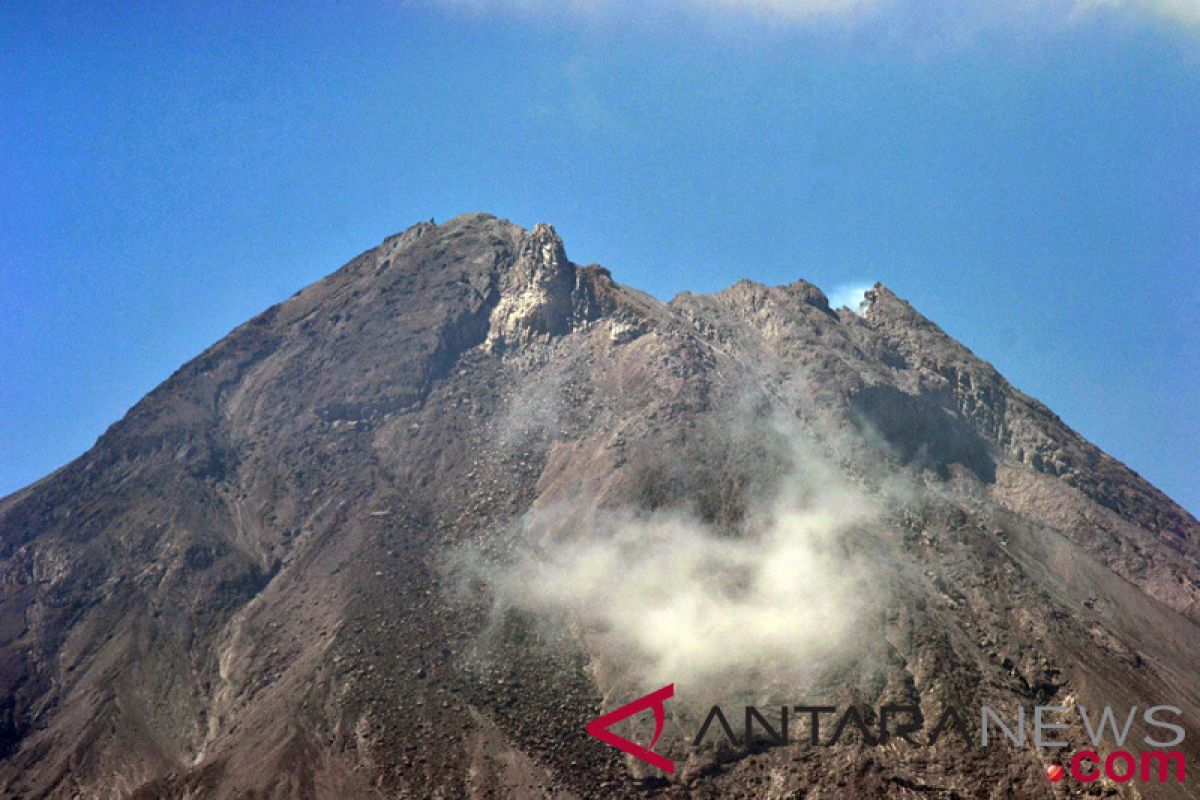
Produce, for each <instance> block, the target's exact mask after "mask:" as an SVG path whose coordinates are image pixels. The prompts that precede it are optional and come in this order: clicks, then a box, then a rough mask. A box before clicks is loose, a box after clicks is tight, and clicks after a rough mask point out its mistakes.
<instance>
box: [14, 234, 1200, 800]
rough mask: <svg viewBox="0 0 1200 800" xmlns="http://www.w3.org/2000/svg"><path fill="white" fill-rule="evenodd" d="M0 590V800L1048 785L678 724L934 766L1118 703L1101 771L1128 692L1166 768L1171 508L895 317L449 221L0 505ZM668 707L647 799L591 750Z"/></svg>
mask: <svg viewBox="0 0 1200 800" xmlns="http://www.w3.org/2000/svg"><path fill="white" fill-rule="evenodd" d="M0 587H3V588H2V591H0V795H2V796H4V797H14V798H15V797H20V798H42V797H54V798H67V797H72V798H73V797H106V798H107V797H137V798H157V797H217V798H235V797H237V798H242V797H280V798H282V797H315V798H346V797H381V798H382V797H412V798H426V797H447V798H450V797H454V798H458V797H478V798H485V797H505V796H515V797H605V798H611V797H627V796H643V795H645V796H661V797H729V796H738V795H739V793H740V794H741V796H755V797H792V796H809V795H806V794H805V792H806V791H808V792H810V793H811V796H814V797H816V796H820V797H834V796H848V797H900V796H925V795H928V796H944V797H954V796H958V797H984V796H987V797H1021V798H1036V797H1056V796H1063V794H1062V792H1063V791H1066V789H1064V786H1065V784H1055V783H1051V782H1050V781H1048V780H1047V779H1046V777H1045V776H1044V774H1043V771H1044V770H1045V768H1046V765H1047V764H1048V763H1050V762H1052V761H1054V760H1055V759H1054V755H1055V753H1054V751H1051V750H1038V749H1036V748H1033V747H1018V746H1015V745H1012V744H1011V743H1010V742H1008V741H1007V740H1006V739H1005V738H1004V737H1003V736H1000V735H999V734H994V736H995V740H994V741H993V742H992V744H991V745H990V746H989V747H986V748H982V747H979V743H978V741H977V740H976V741H964V739H963V737H961V736H959V737H955V736H950V735H947V736H943V737H942V738H941V739H939V740H938V741H937V742H936V743H935V744H933V745H928V744H927V743H926V742H925V741H924V740H921V741H919V742H918V744H916V745H909V744H908V743H906V742H904V741H901V740H900V739H899V738H897V739H895V740H894V741H893V742H892V743H890V744H887V745H886V746H878V745H876V744H874V743H872V742H869V741H866V739H867V737H866V736H864V735H863V733H862V731H861V730H859V729H857V728H855V727H854V726H851V729H850V730H851V733H849V734H847V736H846V737H845V738H844V739H843V740H842V741H841V742H839V743H838V744H836V745H835V746H828V747H826V746H818V747H812V746H810V744H809V739H808V736H809V731H808V728H807V724H808V718H807V716H805V715H799V714H797V715H795V717H794V720H793V727H794V728H796V732H794V733H793V736H792V742H791V743H790V744H787V745H774V746H767V745H765V744H761V743H746V742H741V743H729V742H727V741H726V740H725V738H724V737H723V736H721V735H718V734H717V733H716V726H714V729H713V730H714V733H713V735H711V736H710V737H709V738H708V739H706V740H705V741H704V742H702V743H701V744H700V745H699V746H696V747H693V746H692V735H693V734H694V732H695V731H696V729H697V728H698V724H697V723H698V722H699V721H700V720H702V719H703V716H704V712H705V711H706V710H707V708H708V707H709V706H710V705H712V704H714V703H717V704H721V705H722V707H723V708H725V710H726V712H727V713H730V714H732V712H731V711H730V709H734V708H736V709H737V713H738V714H740V713H741V708H742V705H749V704H754V705H758V706H761V707H763V708H768V709H769V708H773V709H775V710H776V712H777V711H778V709H779V707H780V706H784V705H791V704H795V705H807V706H834V707H838V708H842V709H844V708H846V707H848V706H850V705H855V706H857V707H861V708H863V709H868V710H869V709H880V708H881V707H882V706H885V705H888V704H896V705H904V706H910V707H913V706H915V707H916V708H918V709H919V710H920V712H921V713H922V714H923V716H924V717H925V718H926V719H927V720H929V721H930V725H929V726H927V729H928V727H932V721H934V720H937V719H938V718H939V716H941V714H942V712H943V711H944V709H945V708H947V707H953V708H955V709H959V710H961V712H962V714H963V716H964V717H965V718H966V719H965V722H966V723H967V727H968V728H969V729H970V736H968V737H967V738H971V737H973V736H974V735H975V734H974V731H975V729H976V728H977V727H978V724H979V718H978V713H979V708H980V707H981V706H988V707H989V708H992V709H995V710H996V711H997V713H1000V714H1003V715H1004V719H1006V720H1012V719H1015V718H1017V714H1018V710H1019V709H1025V710H1026V711H1027V712H1028V713H1032V709H1033V708H1034V707H1036V706H1062V707H1067V708H1069V709H1074V708H1075V707H1077V706H1084V707H1086V708H1088V709H1100V708H1102V707H1103V706H1105V705H1108V706H1111V707H1112V708H1113V709H1114V710H1115V711H1116V713H1117V714H1118V715H1119V716H1120V717H1121V718H1122V720H1123V718H1124V710H1125V709H1127V708H1131V707H1134V706H1136V707H1138V709H1139V712H1138V716H1137V717H1136V718H1135V719H1134V722H1133V726H1132V731H1131V733H1130V737H1131V739H1135V740H1137V741H1138V742H1140V741H1141V739H1142V737H1143V736H1144V735H1147V734H1149V735H1154V731H1153V730H1152V729H1151V730H1148V729H1147V728H1146V725H1145V723H1144V721H1143V719H1142V716H1141V709H1144V708H1146V707H1149V706H1164V705H1165V706H1174V707H1176V708H1178V709H1180V710H1181V712H1182V713H1181V716H1180V718H1179V719H1180V720H1181V722H1180V724H1181V725H1182V726H1183V727H1184V729H1185V731H1186V748H1190V749H1188V752H1189V753H1190V754H1191V756H1192V757H1194V755H1195V753H1196V749H1195V748H1196V743H1197V742H1200V725H1198V723H1200V674H1198V673H1197V670H1196V666H1197V664H1200V629H1198V626H1200V523H1197V521H1196V520H1195V519H1194V518H1192V517H1191V516H1190V515H1189V514H1188V513H1187V512H1185V511H1184V510H1183V509H1181V508H1180V507H1179V506H1178V505H1176V504H1175V503H1174V502H1172V501H1171V500H1170V499H1169V498H1167V497H1166V496H1165V495H1163V494H1162V493H1161V492H1159V491H1158V490H1157V489H1155V488H1154V487H1153V486H1151V485H1150V484H1149V483H1147V482H1146V481H1145V480H1143V479H1142V478H1140V477H1139V476H1138V475H1136V474H1135V473H1133V472H1132V471H1130V470H1129V469H1128V468H1126V467H1125V466H1124V465H1122V464H1121V463H1119V462H1118V461H1116V460H1115V459H1113V458H1111V457H1110V456H1108V455H1106V454H1105V453H1103V452H1101V451H1100V450H1099V449H1098V448H1096V447H1095V446H1094V445H1092V444H1090V443H1089V442H1087V441H1086V440H1085V439H1083V438H1082V437H1081V436H1079V434H1077V433H1076V432H1074V431H1072V430H1071V429H1070V428H1069V427H1067V426H1066V425H1065V424H1064V423H1063V422H1062V421H1061V420H1060V419H1059V418H1058V417H1057V416H1055V415H1054V413H1053V412H1051V411H1050V410H1049V409H1047V408H1046V407H1045V406H1044V405H1042V404H1041V403H1039V402H1037V401H1036V400H1034V399H1032V398H1030V397H1028V396H1026V395H1024V394H1022V393H1021V392H1020V391H1018V390H1017V389H1015V388H1014V387H1012V386H1011V385H1010V384H1009V383H1008V382H1007V381H1006V380H1005V379H1004V378H1003V377H1002V376H1001V375H1000V374H999V373H997V372H996V370H995V369H993V368H992V367H991V366H990V365H989V364H987V363H986V362H984V361H982V360H980V359H978V358H977V357H975V356H974V355H973V354H972V353H971V352H970V351H969V350H968V349H967V348H966V347H964V346H963V345H961V344H959V343H958V342H956V341H954V340H953V339H952V338H950V337H949V336H947V335H946V334H945V333H944V332H943V331H942V330H941V329H940V328H938V327H937V326H936V325H935V324H934V323H932V322H930V321H929V320H927V319H925V318H924V317H923V316H921V314H920V313H918V312H917V311H916V310H914V309H913V308H912V307H911V306H910V305H909V304H908V303H906V302H905V301H904V300H902V299H901V298H899V297H897V296H896V295H895V294H894V293H893V292H891V291H890V290H889V289H887V288H886V287H884V286H882V285H877V286H876V287H875V288H874V289H873V290H871V291H870V292H868V295H867V302H866V304H865V305H864V307H863V308H862V309H861V310H859V311H857V312H852V311H851V310H849V309H845V308H842V309H835V308H831V307H830V305H829V302H828V300H827V298H826V297H825V295H824V294H823V293H822V292H821V291H820V290H819V289H818V288H817V287H815V286H813V285H812V284H809V283H806V282H804V281H796V282H794V283H791V284H788V285H786V286H777V287H768V286H762V285H759V284H756V283H753V282H750V281H740V282H738V283H737V284H735V285H733V286H731V287H730V288H728V289H726V290H724V291H722V292H719V293H717V294H712V295H698V294H690V293H684V294H680V295H679V296H677V297H675V298H674V299H673V300H671V301H670V302H669V303H662V302H659V301H658V300H656V299H654V298H653V297H651V296H649V295H647V294H644V293H642V292H639V291H636V290H633V289H630V288H627V287H624V286H622V285H620V284H618V283H616V282H614V281H613V279H612V277H611V274H610V273H609V272H608V270H606V269H604V268H603V267H599V266H594V265H593V266H579V265H576V264H574V263H572V262H571V261H570V259H569V258H568V257H567V253H566V250H565V248H564V245H563V243H562V241H561V240H560V239H559V237H558V235H557V234H556V233H555V231H554V229H553V228H551V227H550V226H548V225H538V226H536V227H535V228H534V229H533V230H532V231H526V230H524V229H522V228H520V227H518V226H516V225H513V224H512V223H509V222H507V221H504V220H500V219H497V218H495V217H492V216H489V215H486V214H468V215H464V216H460V217H456V218H455V219H452V220H450V221H448V222H446V223H444V224H441V225H435V224H433V223H432V222H429V223H421V224H418V225H416V226H414V227H412V228H409V229H408V230H406V231H404V232H403V233H400V234H398V235H395V236H392V237H389V238H388V239H386V240H385V241H384V242H383V243H382V244H380V245H379V246H378V247H375V248H373V249H371V250H369V251H367V252H365V253H363V254H362V255H360V256H358V257H357V258H355V259H354V260H352V261H351V262H350V263H348V264H346V265H345V266H344V267H342V268H341V269H339V270H338V271H337V272H335V273H333V274H332V275H330V276H329V277H327V278H325V279H324V280H322V281H319V282H318V283H315V284H313V285H311V286H309V287H307V288H305V289H304V290H302V291H300V292H299V293H297V294H296V295H295V296H293V297H292V298H290V299H288V300H287V301H285V302H283V303H281V304H279V305H277V306H274V307H272V308H270V309H268V310H266V311H265V312H263V313H261V314H259V315H258V316H256V317H255V318H253V319H252V320H250V321H249V322H247V323H245V324H244V325H242V326H240V327H238V328H237V329H235V330H234V331H232V332H231V333H230V334H229V335H228V336H226V337H225V338H224V339H222V340H221V341H220V342H218V343H216V344H215V345H213V346H212V347H210V348H209V349H207V350H205V351H204V352H203V353H201V354H200V355H199V356H198V357H196V358H195V359H193V360H192V361H190V362H188V363H187V364H185V365H184V366H183V367H181V368H180V369H179V370H178V371H177V372H176V373H175V374H174V375H172V376H171V377H170V378H169V379H168V380H167V381H165V382H164V383H163V384H162V385H161V386H159V387H157V388H156V389H154V390H153V391H152V392H150V393H149V394H148V395H147V396H146V397H145V398H143V399H142V400H141V401H140V402H139V403H138V404H137V405H136V406H134V407H133V408H132V409H131V410H130V411H129V413H128V414H126V415H125V417H124V418H123V419H122V420H120V421H119V422H117V423H116V424H114V425H113V426H112V427H111V428H110V429H109V430H108V431H106V432H105V433H104V435H103V436H102V437H101V438H100V439H99V440H98V441H97V443H96V445H95V446H94V447H93V448H92V449H91V450H89V451H88V452H87V453H85V454H84V455H83V456H81V457H80V458H78V459H76V460H75V461H73V462H72V463H70V464H68V465H66V466H64V467H63V468H61V469H59V470H57V471H56V472H54V473H53V474H51V475H49V476H47V477H46V478H44V479H42V480H41V481H39V482H37V483H35V484H33V485H31V486H29V487H28V488H26V489H23V490H21V491H19V492H17V493H15V494H13V495H11V496H9V497H7V498H4V499H3V500H0ZM668 682H676V683H677V689H676V694H677V695H678V701H676V700H672V701H669V703H668V705H667V712H668V714H669V715H670V718H669V719H668V724H667V727H666V729H665V732H664V733H663V736H662V740H661V742H660V743H659V744H658V745H657V747H656V749H657V750H658V751H659V752H660V753H664V754H666V755H669V757H670V758H672V759H673V760H674V761H675V763H676V764H677V767H678V768H677V770H676V772H675V774H674V775H671V776H667V775H664V774H662V773H659V772H657V771H655V770H653V769H648V768H646V766H645V765H644V764H641V763H639V762H636V761H635V760H632V759H628V760H627V759H626V757H625V756H624V755H623V754H622V753H620V752H619V751H617V750H615V749H613V748H610V747H607V746H606V745H604V744H603V743H601V742H598V741H597V740H596V739H593V738H591V737H589V736H588V735H587V733H586V732H585V727H586V725H587V723H588V722H589V721H590V720H592V719H593V718H595V717H597V716H599V715H600V714H601V713H602V712H604V711H609V710H611V709H613V708H615V707H617V706H619V705H621V704H623V703H626V702H629V701H630V700H632V699H635V698H637V697H640V696H642V695H643V694H646V693H647V692H648V691H650V690H652V689H656V688H657V687H658V686H659V685H661V684H663V683H668ZM743 701H744V702H743ZM738 703H741V705H738ZM864 713H867V714H868V716H869V715H870V713H872V712H869V711H868V712H864ZM772 719H776V718H772ZM836 719H837V717H836V716H833V717H827V718H826V719H825V721H824V722H823V724H822V730H827V728H826V726H827V725H828V726H832V725H833V722H834V721H836ZM1062 719H1063V720H1064V721H1065V722H1066V723H1067V727H1065V728H1062V729H1058V730H1055V731H1053V733H1054V738H1056V739H1059V740H1061V741H1063V742H1066V743H1067V746H1068V749H1067V750H1065V751H1063V752H1068V753H1069V752H1074V751H1075V750H1079V749H1092V747H1091V744H1090V739H1089V738H1088V735H1087V731H1086V730H1084V728H1083V727H1081V726H1080V725H1079V724H1078V722H1077V720H1078V717H1077V716H1070V715H1064V716H1063V717H1062ZM729 721H730V723H731V725H732V727H733V728H734V730H735V732H738V733H740V732H741V729H742V725H741V720H740V718H739V717H737V716H733V715H731V716H730V719H729ZM867 722H868V723H869V725H870V727H871V728H874V727H877V722H878V721H877V720H873V719H870V720H868V721H867ZM640 730H641V729H640V728H638V729H635V730H634V731H633V732H631V733H629V735H630V736H631V737H632V738H638V739H640V740H641V741H643V742H649V741H650V735H649V733H648V732H644V731H643V732H642V734H641V735H636V734H638V731H640ZM855 731H858V732H855ZM622 735H625V734H622ZM926 738H928V737H926ZM1191 766H1192V767H1193V769H1196V768H1198V767H1197V766H1196V765H1195V763H1193V764H1192V765H1191ZM1193 786H1194V780H1193V781H1190V782H1189V783H1188V784H1184V785H1180V784H1162V785H1157V784H1140V783H1138V784H1121V783H1113V782H1110V781H1102V782H1100V783H1096V784H1087V785H1086V786H1085V785H1083V784H1075V788H1076V789H1079V790H1082V789H1083V788H1088V787H1090V790H1091V791H1092V793H1093V794H1096V795H1097V796H1099V795H1100V794H1102V793H1105V792H1108V793H1112V794H1114V795H1116V796H1131V797H1132V796H1135V795H1134V794H1133V792H1134V791H1135V790H1136V791H1137V792H1140V793H1141V795H1140V796H1163V797H1194V796H1198V793H1197V790H1196V789H1194V788H1192V787H1193Z"/></svg>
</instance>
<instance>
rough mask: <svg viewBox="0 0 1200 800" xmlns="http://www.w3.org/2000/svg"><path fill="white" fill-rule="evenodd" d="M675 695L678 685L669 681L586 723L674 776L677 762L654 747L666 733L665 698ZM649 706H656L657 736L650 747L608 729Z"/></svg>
mask: <svg viewBox="0 0 1200 800" xmlns="http://www.w3.org/2000/svg"><path fill="white" fill-rule="evenodd" d="M674 696H675V684H673V683H671V684H668V685H666V686H664V687H662V688H661V689H658V690H657V691H653V692H651V693H650V694H648V695H646V696H645V697H643V698H641V699H639V700H634V701H633V702H632V703H629V704H628V705H623V706H621V707H620V708H618V709H616V710H615V711H610V712H608V713H607V714H605V715H603V716H600V717H596V718H595V719H594V720H592V721H591V722H589V723H588V724H587V732H588V733H590V734H591V735H592V736H595V737H596V738H597V739H599V740H600V741H602V742H604V743H605V744H610V745H612V746H613V747H615V748H617V749H618V750H621V751H623V752H626V753H629V755H631V756H633V757H634V758H637V759H641V760H642V761H645V762H646V763H647V764H650V765H651V766H654V767H658V768H659V769H661V770H662V771H663V772H667V773H670V774H672V775H674V774H675V762H674V761H672V760H671V759H669V758H664V757H663V756H660V755H659V754H658V753H656V752H654V750H652V749H651V748H653V747H654V745H655V743H656V742H658V737H659V736H661V735H662V732H663V724H664V723H666V721H667V709H666V707H665V706H663V701H665V700H666V699H667V698H668V697H674ZM647 708H652V709H654V738H653V739H651V740H650V747H642V746H641V745H640V744H638V743H637V742H631V741H629V740H628V739H626V738H624V737H622V736H617V735H616V734H615V733H613V732H612V731H610V730H609V728H610V727H612V726H613V725H616V724H617V723H618V722H620V721H621V720H623V719H629V718H630V717H632V716H633V715H634V714H637V713H638V712H641V711H645V710H646V709H647Z"/></svg>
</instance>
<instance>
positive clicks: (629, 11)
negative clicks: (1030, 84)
mask: <svg viewBox="0 0 1200 800" xmlns="http://www.w3.org/2000/svg"><path fill="white" fill-rule="evenodd" d="M432 1H433V2H434V3H435V4H437V5H442V6H448V7H452V8H458V9H468V10H470V11H474V12H488V11H499V12H507V13H517V14H521V15H523V16H530V17H541V16H559V15H562V14H564V13H565V14H572V15H579V16H584V17H596V16H601V15H607V16H615V17H619V18H623V19H629V18H632V17H634V16H636V15H639V14H647V13H652V14H653V15H654V16H661V15H662V13H663V12H664V11H666V12H668V13H672V12H673V13H697V12H700V13H712V12H718V13H721V12H730V13H743V14H751V15H755V16H760V17H764V18H774V19H778V20H781V21H787V22H795V23H805V22H812V21H816V20H822V19H827V20H832V21H837V20H842V21H846V22H852V21H857V20H859V19H862V18H865V17H869V16H874V15H877V14H879V13H881V12H884V11H888V12H892V13H894V14H897V15H900V16H910V15H918V16H922V17H924V16H927V15H928V13H929V11H930V4H929V3H928V0H668V2H664V3H643V2H640V0H639V2H634V0H432ZM936 8H937V9H939V10H938V12H937V13H939V14H943V15H945V17H947V21H948V22H953V21H955V20H957V21H958V22H960V23H962V24H963V25H964V26H965V27H966V28H967V29H970V28H974V27H977V26H978V25H979V24H981V23H982V24H987V23H988V22H992V23H995V22H1001V23H1007V24H1015V25H1020V26H1024V27H1028V28H1035V27H1038V26H1040V25H1043V24H1044V23H1045V22H1047V21H1048V19H1051V18H1054V17H1058V18H1059V19H1061V20H1062V21H1064V22H1071V21H1078V20H1080V19H1085V18H1087V17H1090V16H1093V15H1095V14H1097V13H1113V12H1115V13H1120V14H1129V15H1133V16H1143V17H1144V16H1152V17H1158V18H1160V19H1163V20H1166V21H1168V22H1171V23H1175V24H1178V25H1181V26H1184V27H1189V28H1190V27H1200V0H1009V2H1007V3H995V4H992V3H984V4H978V3H960V4H956V5H951V6H948V7H944V6H943V5H942V4H937V5H936Z"/></svg>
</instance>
